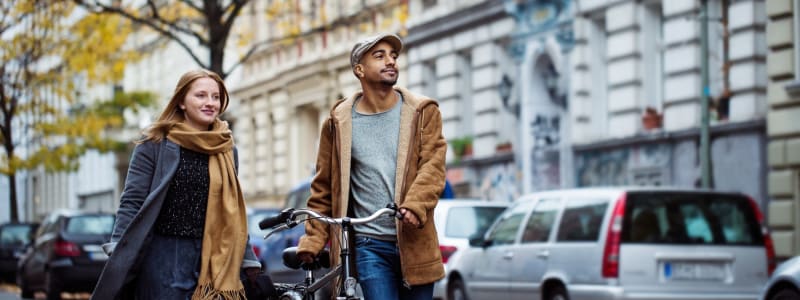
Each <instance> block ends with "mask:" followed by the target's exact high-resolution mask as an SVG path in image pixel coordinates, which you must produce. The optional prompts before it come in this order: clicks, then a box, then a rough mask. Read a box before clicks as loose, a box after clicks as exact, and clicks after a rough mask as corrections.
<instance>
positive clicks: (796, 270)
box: [759, 256, 800, 300]
mask: <svg viewBox="0 0 800 300" xmlns="http://www.w3.org/2000/svg"><path fill="white" fill-rule="evenodd" d="M759 299H761V300H797V299H800V256H795V257H794V258H792V259H790V260H787V261H786V262H784V263H782V264H781V265H780V266H778V268H777V269H775V273H774V274H772V277H770V279H769V282H767V285H766V286H765V287H764V290H763V291H762V292H761V297H760V298H759Z"/></svg>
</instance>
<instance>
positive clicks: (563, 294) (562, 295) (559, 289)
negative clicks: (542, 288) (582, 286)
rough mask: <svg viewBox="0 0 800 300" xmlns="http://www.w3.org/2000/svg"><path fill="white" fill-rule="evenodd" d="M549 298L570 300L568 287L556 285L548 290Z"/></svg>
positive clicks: (550, 299) (551, 299)
mask: <svg viewBox="0 0 800 300" xmlns="http://www.w3.org/2000/svg"><path fill="white" fill-rule="evenodd" d="M547 300H569V297H567V289H565V288H564V286H561V285H556V286H554V287H552V288H551V289H550V291H548V292H547Z"/></svg>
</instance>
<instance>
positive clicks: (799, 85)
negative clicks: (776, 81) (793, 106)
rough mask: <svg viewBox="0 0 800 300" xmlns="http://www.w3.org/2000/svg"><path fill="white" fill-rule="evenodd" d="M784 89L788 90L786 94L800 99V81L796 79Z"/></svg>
mask: <svg viewBox="0 0 800 300" xmlns="http://www.w3.org/2000/svg"><path fill="white" fill-rule="evenodd" d="M784 88H785V89H786V93H788V94H789V96H792V98H800V80H797V79H795V80H794V81H792V82H790V83H789V84H787V85H786V86H785V87H784Z"/></svg>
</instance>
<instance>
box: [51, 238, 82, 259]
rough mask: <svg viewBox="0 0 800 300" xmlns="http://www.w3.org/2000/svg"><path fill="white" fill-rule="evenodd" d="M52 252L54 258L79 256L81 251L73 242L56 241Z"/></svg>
mask: <svg viewBox="0 0 800 300" xmlns="http://www.w3.org/2000/svg"><path fill="white" fill-rule="evenodd" d="M54 252H55V254H56V256H80V255H81V249H80V248H78V245H75V243H73V242H69V241H64V240H58V241H56V245H55V249H54Z"/></svg>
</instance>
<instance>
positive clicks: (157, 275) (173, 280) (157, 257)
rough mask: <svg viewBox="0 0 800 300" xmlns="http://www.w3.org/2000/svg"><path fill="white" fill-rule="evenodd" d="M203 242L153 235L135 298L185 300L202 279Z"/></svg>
mask: <svg viewBox="0 0 800 300" xmlns="http://www.w3.org/2000/svg"><path fill="white" fill-rule="evenodd" d="M202 247H203V241H202V240H200V239H189V238H180V237H171V236H162V235H158V234H155V233H154V234H153V238H152V240H151V241H150V243H149V245H147V246H145V248H146V249H147V252H146V254H145V257H144V259H143V261H142V265H141V269H140V270H139V275H138V276H137V282H136V299H141V300H144V299H175V300H178V299H181V300H183V299H186V300H189V299H191V298H192V294H194V289H195V287H196V286H197V279H198V277H200V256H201V250H202Z"/></svg>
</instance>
